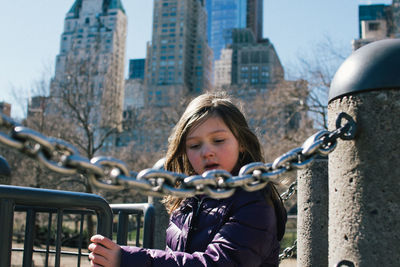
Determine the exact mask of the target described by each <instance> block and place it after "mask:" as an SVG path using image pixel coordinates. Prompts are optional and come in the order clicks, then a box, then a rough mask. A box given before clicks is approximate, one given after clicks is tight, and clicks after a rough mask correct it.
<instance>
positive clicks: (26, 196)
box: [0, 185, 154, 267]
mask: <svg viewBox="0 0 400 267" xmlns="http://www.w3.org/2000/svg"><path fill="white" fill-rule="evenodd" d="M0 204H1V206H0V229H2V232H1V233H0V242H1V243H0V244H2V245H1V246H0V266H10V264H11V251H13V252H21V253H23V258H22V266H24V267H25V266H26V267H28V266H29V267H30V266H32V259H33V254H34V253H39V254H44V257H45V263H44V266H48V265H49V264H50V263H49V256H50V255H54V256H55V257H54V266H60V260H61V255H70V256H75V257H76V259H77V261H76V266H81V256H87V255H88V253H85V252H82V250H83V249H84V248H83V246H82V245H83V244H84V243H85V242H84V241H86V242H87V241H88V240H83V229H84V228H83V224H84V218H85V216H92V215H95V216H96V218H97V232H98V233H99V234H102V235H104V236H107V237H110V238H112V227H113V217H114V216H113V215H114V214H117V215H118V224H117V242H118V243H119V244H121V245H124V244H125V245H126V244H127V235H128V230H129V229H128V219H129V216H130V215H135V216H136V227H135V228H136V243H135V244H136V245H141V246H144V247H148V248H152V246H153V236H152V232H153V228H154V210H153V207H152V205H150V204H147V203H146V204H124V205H115V204H114V205H111V207H110V205H109V204H108V203H107V202H106V201H105V200H104V199H103V198H101V197H99V196H97V195H93V194H85V193H77V192H68V191H58V190H48V189H36V188H27V187H17V186H4V185H0ZM16 212H22V213H24V214H26V216H25V217H26V222H25V231H24V237H23V240H24V246H23V247H22V248H14V247H12V240H13V238H12V236H13V232H14V230H13V218H14V214H15V213H16ZM38 214H47V216H48V223H47V229H46V231H45V232H46V234H45V236H44V240H45V249H38V248H36V249H34V241H35V236H37V234H38V233H36V234H35V231H36V230H37V229H36V228H37V224H36V219H37V215H38ZM54 214H57V216H56V226H55V229H56V230H55V238H53V237H52V229H53V226H52V224H53V215H54ZM71 214H73V215H77V216H78V218H79V224H80V227H79V233H77V235H76V236H75V237H76V240H75V241H76V242H75V244H76V246H77V249H76V250H77V251H76V252H71V251H63V250H62V245H63V241H65V240H63V238H62V237H63V217H64V215H71ZM142 216H143V220H144V221H143V227H141V221H142ZM141 228H142V229H143V238H142V241H141V242H140V233H141ZM21 239H22V238H21ZM52 239H54V244H52ZM51 245H53V246H54V249H51ZM85 249H86V247H85Z"/></svg>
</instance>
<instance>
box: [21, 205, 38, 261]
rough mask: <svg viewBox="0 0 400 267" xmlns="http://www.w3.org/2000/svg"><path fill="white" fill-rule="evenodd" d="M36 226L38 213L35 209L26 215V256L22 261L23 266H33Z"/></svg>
mask: <svg viewBox="0 0 400 267" xmlns="http://www.w3.org/2000/svg"><path fill="white" fill-rule="evenodd" d="M35 224H36V212H35V211H34V210H33V209H29V210H28V211H27V213H26V223H25V240H24V256H23V260H22V266H24V267H31V266H32V256H33V242H34V239H35Z"/></svg>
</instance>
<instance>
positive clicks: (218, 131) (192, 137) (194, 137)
mask: <svg viewBox="0 0 400 267" xmlns="http://www.w3.org/2000/svg"><path fill="white" fill-rule="evenodd" d="M226 132H228V131H227V130H226V129H217V130H214V131H212V132H209V133H208V135H212V134H216V133H226ZM196 138H198V137H197V136H188V137H187V138H186V141H187V140H190V139H196Z"/></svg>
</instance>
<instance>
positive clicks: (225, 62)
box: [214, 28, 284, 89]
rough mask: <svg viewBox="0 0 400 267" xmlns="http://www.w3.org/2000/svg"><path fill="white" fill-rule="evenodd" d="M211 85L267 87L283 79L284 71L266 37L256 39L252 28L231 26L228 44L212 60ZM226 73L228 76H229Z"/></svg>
mask: <svg viewBox="0 0 400 267" xmlns="http://www.w3.org/2000/svg"><path fill="white" fill-rule="evenodd" d="M214 73H215V74H216V75H215V85H216V87H217V88H218V87H223V86H229V85H236V86H239V87H242V88H248V89H250V88H260V89H267V87H268V85H272V84H276V83H278V82H280V81H282V80H283V76H284V71H283V67H282V64H281V62H280V60H279V57H278V55H277V53H276V51H275V48H274V46H273V45H272V43H271V42H270V41H269V40H268V39H262V40H259V41H258V42H257V41H256V39H255V37H254V34H253V31H252V30H251V29H249V28H246V29H233V31H232V44H231V45H228V47H227V48H225V49H223V50H222V57H221V59H219V60H216V61H215V72H214ZM227 76H230V77H229V78H228V77H227Z"/></svg>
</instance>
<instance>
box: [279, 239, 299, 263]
mask: <svg viewBox="0 0 400 267" xmlns="http://www.w3.org/2000/svg"><path fill="white" fill-rule="evenodd" d="M296 251H297V240H295V241H294V242H293V245H292V246H291V247H287V248H285V249H284V250H283V252H282V254H279V262H281V261H283V260H284V259H288V258H291V257H293V255H294V253H295V252H296Z"/></svg>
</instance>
